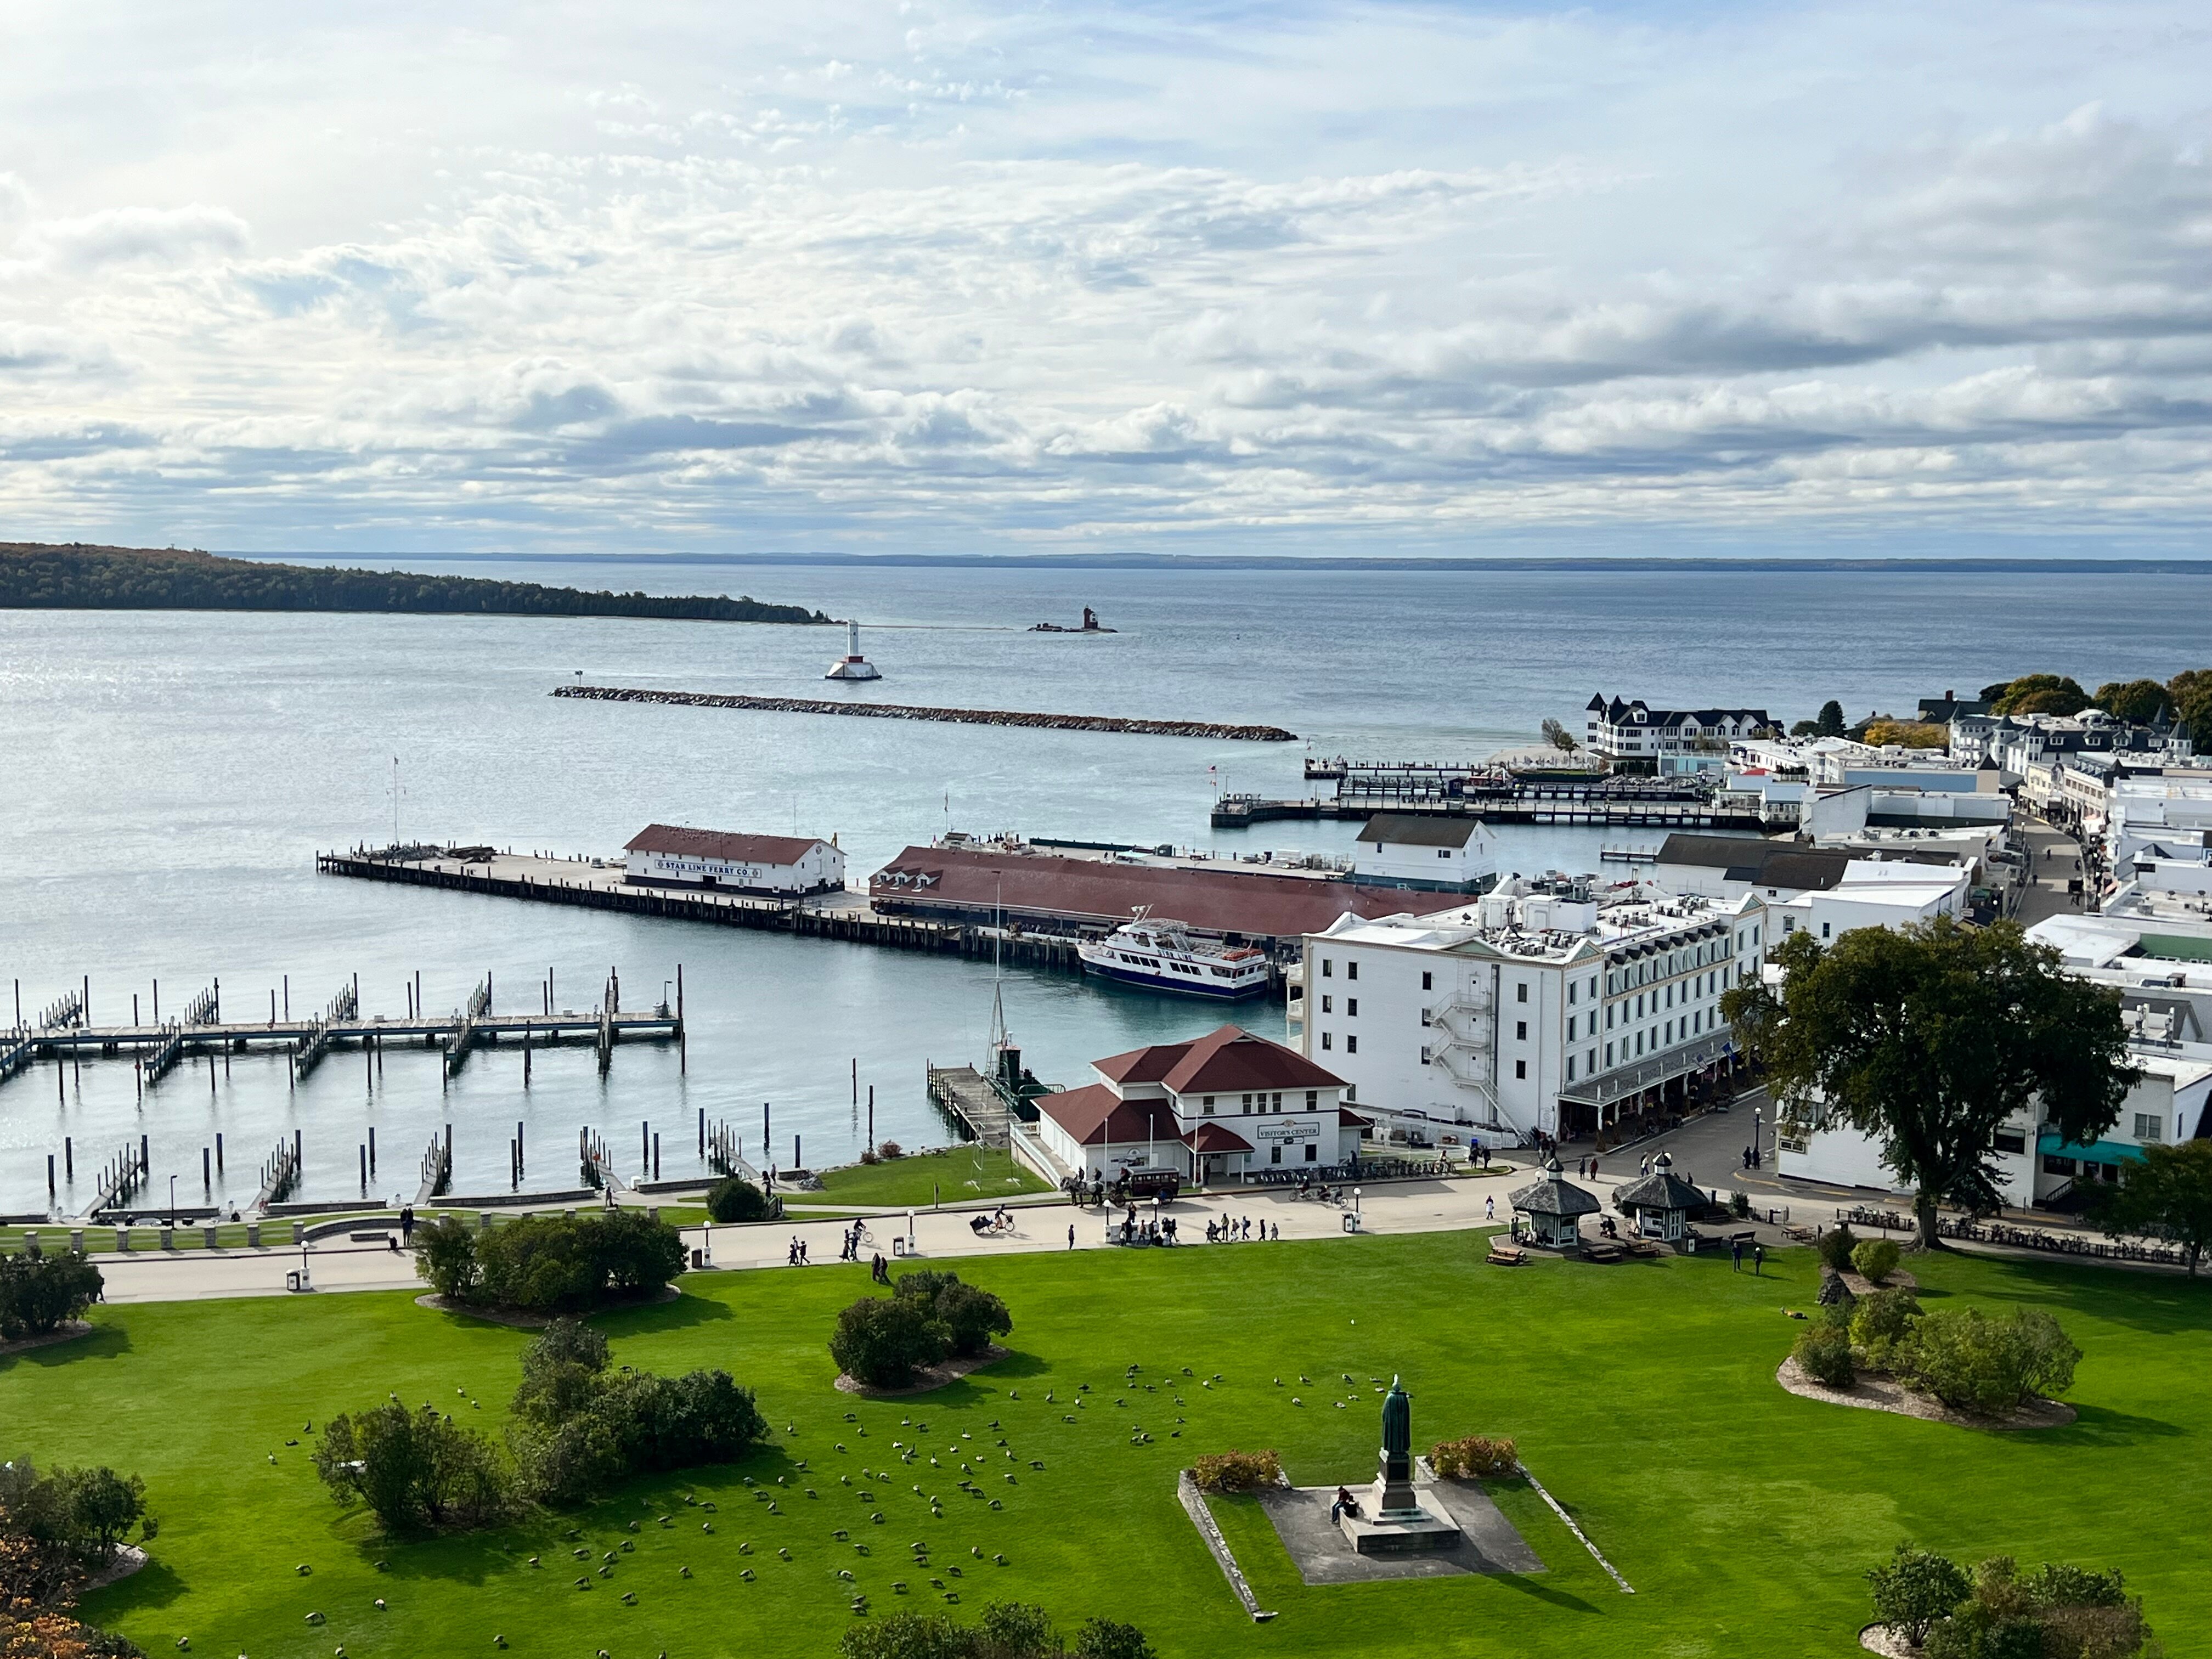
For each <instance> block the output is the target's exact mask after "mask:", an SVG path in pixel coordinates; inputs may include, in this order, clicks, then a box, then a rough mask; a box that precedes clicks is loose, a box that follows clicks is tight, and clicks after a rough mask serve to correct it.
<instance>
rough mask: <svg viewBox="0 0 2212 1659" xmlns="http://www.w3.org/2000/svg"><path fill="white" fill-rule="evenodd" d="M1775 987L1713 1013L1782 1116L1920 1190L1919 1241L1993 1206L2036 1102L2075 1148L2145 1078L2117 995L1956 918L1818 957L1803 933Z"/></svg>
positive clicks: (2032, 948) (2012, 938) (1732, 1000)
mask: <svg viewBox="0 0 2212 1659" xmlns="http://www.w3.org/2000/svg"><path fill="white" fill-rule="evenodd" d="M1774 959H1775V961H1776V962H1777V963H1778V964H1779V965H1780V966H1781V968H1782V969H1783V974H1784V982H1783V987H1782V990H1781V994H1780V995H1779V996H1777V995H1776V994H1774V992H1773V991H1771V989H1770V988H1769V987H1767V986H1766V985H1765V982H1764V981H1747V982H1746V983H1744V984H1741V985H1738V986H1735V987H1733V988H1731V989H1730V990H1729V992H1728V993H1727V994H1725V995H1723V998H1722V999H1721V1012H1722V1014H1723V1017H1724V1018H1727V1019H1728V1020H1729V1022H1730V1024H1732V1025H1733V1026H1734V1027H1735V1034H1736V1037H1737V1040H1738V1042H1741V1044H1742V1045H1743V1047H1744V1048H1745V1049H1746V1050H1747V1052H1749V1053H1750V1054H1752V1055H1753V1058H1754V1059H1756V1060H1759V1062H1760V1063H1761V1064H1762V1065H1763V1066H1765V1069H1766V1073H1767V1078H1768V1081H1769V1084H1770V1085H1771V1087H1772V1088H1773V1089H1774V1091H1775V1093H1776V1096H1777V1097H1778V1099H1779V1100H1781V1101H1782V1102H1783V1103H1784V1109H1785V1110H1787V1111H1788V1112H1790V1114H1792V1115H1797V1116H1800V1117H1805V1118H1809V1119H1810V1120H1811V1121H1814V1123H1816V1124H1817V1123H1818V1122H1820V1121H1822V1120H1823V1119H1826V1120H1831V1121H1842V1122H1844V1123H1848V1124H1850V1126H1851V1127H1854V1128H1856V1129H1857V1130H1858V1131H1860V1132H1861V1133H1864V1134H1867V1135H1869V1136H1872V1137H1873V1138H1874V1139H1875V1140H1876V1141H1877V1143H1878V1144H1879V1146H1880V1147H1881V1159H1882V1162H1883V1164H1886V1165H1887V1167H1888V1168H1889V1169H1890V1170H1893V1172H1895V1174H1896V1175H1897V1176H1898V1178H1899V1180H1900V1181H1904V1182H1910V1183H1911V1185H1912V1186H1913V1188H1915V1193H1914V1198H1913V1207H1914V1210H1915V1212H1916V1215H1917V1219H1918V1228H1919V1238H1920V1243H1922V1244H1923V1246H1924V1247H1926V1248H1928V1249H1936V1248H1939V1244H1940V1241H1939V1240H1938V1238H1937V1237H1936V1206H1937V1205H1938V1204H1939V1203H1943V1202H1949V1203H1954V1204H1958V1205H1960V1206H1964V1207H1966V1208H1967V1209H1970V1210H1973V1211H1975V1212H1989V1211H1992V1210H1994V1209H1996V1207H1997V1203H1998V1190H1997V1185H1996V1176H1997V1167H1996V1164H1995V1162H1994V1147H1995V1141H1996V1132H1997V1129H1998V1128H1999V1127H2000V1126H2002V1124H2004V1123H2005V1122H2007V1121H2009V1120H2012V1119H2014V1118H2015V1117H2017V1116H2019V1115H2023V1114H2027V1113H2031V1112H2033V1111H2034V1110H2035V1109H2037V1108H2038V1105H2040V1109H2041V1111H2042V1113H2043V1115H2044V1116H2045V1118H2046V1119H2047V1120H2048V1121H2050V1122H2051V1124H2053V1125H2054V1126H2055V1127H2057V1129H2058V1130H2059V1131H2060V1133H2063V1135H2064V1136H2065V1138H2066V1139H2069V1140H2071V1141H2074V1142H2075V1143H2076V1144H2078V1145H2084V1146H2086V1145H2087V1144H2088V1143H2089V1142H2090V1141H2092V1140H2094V1139H2096V1138H2097V1137H2098V1136H2099V1135H2100V1134H2101V1133H2104V1131H2105V1130H2106V1129H2108V1128H2110V1127H2112V1123H2113V1121H2115V1120H2116V1119H2117V1118H2118V1115H2119V1109H2120V1103H2121V1102H2122V1101H2123V1100H2124V1099H2125V1098H2126V1097H2127V1092H2128V1090H2129V1089H2130V1087H2131V1086H2132V1085H2133V1084H2134V1083H2135V1081H2136V1077H2137V1075H2138V1073H2136V1072H2135V1071H2134V1070H2133V1069H2132V1068H2131V1067H2130V1066H2129V1065H2128V1063H2127V1031H2126V1028H2125V1026H2124V1024H2122V1022H2121V1019H2120V1003H2119V997H2118V994H2116V993H2114V992H2112V991H2110V990H2107V989H2105V988H2103V987H2098V986H2093V985H2089V984H2087V983H2086V982H2084V981H2081V980H2078V979H2075V978H2074V977H2072V976H2071V975H2068V974H2066V973H2065V972H2064V971H2063V969H2062V968H2061V966H2060V957H2059V955H2058V952H2057V951H2054V950H2052V949H2051V948H2050V947H2049V946H2047V945H2034V944H2031V943H2029V942H2028V941H2027V939H2026V938H2025V936H2024V935H2023V934H2022V933H2021V930H2020V928H2019V927H2017V926H2015V925H2014V924H2013V923H2011V922H1998V923H1996V925H1995V926H1993V927H1987V928H1969V927H1961V926H1960V924H1959V923H1958V922H1957V921H1955V920H1954V919H1953V918H1951V917H1949V916H1939V917H1937V918H1936V919H1935V920H1934V921H1929V922H1923V923H1917V924H1914V925H1912V926H1911V927H1903V928H1899V929H1894V930H1893V929H1890V928H1886V927H1859V928H1854V929H1852V930H1851V931H1850V932H1849V933H1844V935H1843V936H1842V937H1841V938H1839V939H1837V940H1835V941H1834V943H1833V944H1832V945H1826V946H1823V945H1820V943H1819V942H1818V941H1817V940H1815V939H1814V938H1813V936H1812V935H1811V933H1808V932H1804V931H1800V932H1798V933H1794V934H1792V935H1791V936H1790V938H1788V939H1785V940H1784V941H1783V943H1782V945H1781V947H1780V949H1778V951H1776V952H1775V954H1774Z"/></svg>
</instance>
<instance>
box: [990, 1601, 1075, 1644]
mask: <svg viewBox="0 0 2212 1659" xmlns="http://www.w3.org/2000/svg"><path fill="white" fill-rule="evenodd" d="M980 1634H981V1637H982V1639H983V1641H984V1643H985V1644H987V1646H989V1647H990V1648H991V1649H992V1650H994V1651H995V1652H998V1653H1003V1654H1024V1655H1026V1654H1048V1653H1057V1652H1058V1651H1059V1650H1060V1638H1058V1637H1057V1636H1056V1635H1055V1634H1054V1631H1053V1628H1052V1615H1051V1614H1049V1613H1047V1612H1046V1611H1045V1610H1044V1609H1043V1608H1042V1607H1037V1606H1035V1605H1034V1604H1032V1603H1030V1602H1028V1601H994V1602H992V1603H991V1605H990V1606H989V1607H985V1608H984V1609H983V1628H982V1630H981V1632H980Z"/></svg>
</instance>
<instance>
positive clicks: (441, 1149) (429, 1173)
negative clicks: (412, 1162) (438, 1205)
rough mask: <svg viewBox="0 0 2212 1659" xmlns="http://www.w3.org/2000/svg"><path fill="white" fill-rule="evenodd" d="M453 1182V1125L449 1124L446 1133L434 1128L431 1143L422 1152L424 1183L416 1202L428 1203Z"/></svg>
mask: <svg viewBox="0 0 2212 1659" xmlns="http://www.w3.org/2000/svg"><path fill="white" fill-rule="evenodd" d="M452 1185H453V1125H452V1124H450V1123H449V1124H447V1126H446V1132H445V1133H443V1134H442V1135H441V1134H439V1133H436V1132H435V1130H434V1131H432V1133H431V1135H430V1145H429V1146H428V1148H427V1149H426V1150H425V1151H424V1152H423V1153H422V1185H421V1186H420V1187H418V1188H416V1192H415V1202H416V1204H417V1205H422V1204H428V1202H429V1201H430V1200H432V1199H434V1198H435V1197H437V1195H438V1194H440V1193H442V1192H444V1191H445V1190H446V1189H447V1188H448V1187H450V1186H452Z"/></svg>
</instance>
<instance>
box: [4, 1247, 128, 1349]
mask: <svg viewBox="0 0 2212 1659" xmlns="http://www.w3.org/2000/svg"><path fill="white" fill-rule="evenodd" d="M104 1285H105V1281H104V1280H103V1279H101V1278H100V1269H99V1268H97V1267H94V1266H93V1265H92V1263H91V1262H89V1261H86V1260H85V1258H84V1256H83V1255H82V1253H81V1252H78V1251H75V1250H67V1251H42V1252H40V1254H39V1255H32V1254H31V1253H30V1252H29V1251H27V1250H25V1251H23V1252H21V1254H19V1255H5V1256H0V1340H5V1341H9V1342H14V1341H18V1340H21V1339H22V1338H24V1337H27V1336H44V1335H45V1334H46V1333H47V1332H49V1331H53V1330H58V1329H59V1328H61V1327H62V1326H64V1324H66V1323H68V1322H70V1320H72V1319H77V1318H81V1317H82V1316H83V1314H84V1311H85V1310H86V1309H88V1308H89V1307H90V1306H91V1305H92V1304H94V1303H95V1302H97V1301H99V1300H100V1292H101V1291H102V1289H103V1287H104Z"/></svg>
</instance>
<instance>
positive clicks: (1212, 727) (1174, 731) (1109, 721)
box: [553, 685, 1298, 743]
mask: <svg viewBox="0 0 2212 1659" xmlns="http://www.w3.org/2000/svg"><path fill="white" fill-rule="evenodd" d="M553 695H554V696H556V697H589V698H592V699H593V700H595V701H597V702H657V703H670V704H673V705H676V706H678V707H679V708H749V709H755V710H758V711H762V712H764V713H768V714H856V715H860V716H861V717H863V718H865V719H868V720H941V721H945V722H948V723H950V724H951V725H955V726H1034V727H1036V728H1039V729H1041V730H1043V731H1048V732H1122V733H1124V734H1126V735H1128V736H1132V737H1142V738H1212V739H1214V740H1216V741H1230V742H1237V743H1296V742H1297V740H1298V734H1297V732H1285V730H1284V729H1283V728H1282V727H1281V726H1223V725H1217V724H1215V723H1213V722H1212V721H1207V720H1124V719H1121V718H1120V717H1119V716H1116V715H1112V714H1030V713H1026V712H1024V711H1022V710H1018V709H1005V708H923V707H921V705H919V704H915V703H902V702H829V701H828V700H826V699H823V698H820V697H747V696H736V695H731V694H724V693H720V692H712V691H656V690H645V689H641V688H638V687H634V686H620V685H560V686H556V687H554V689H553Z"/></svg>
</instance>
